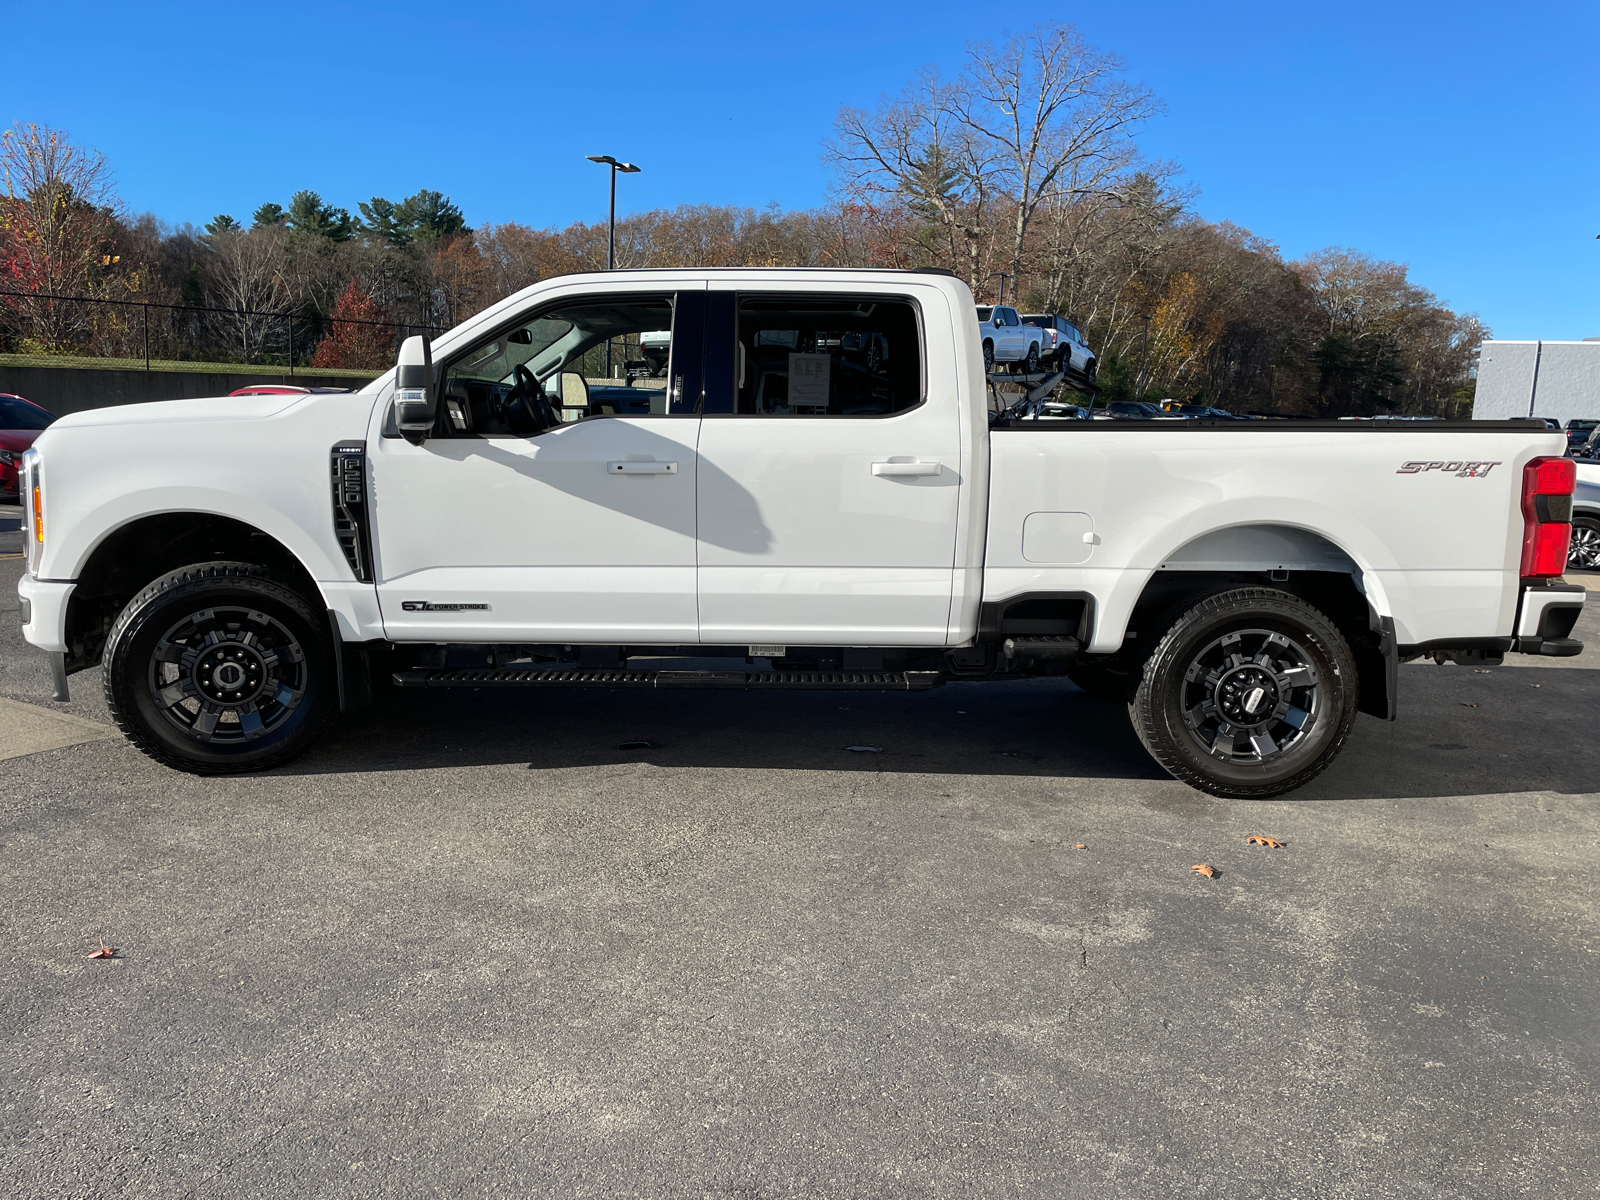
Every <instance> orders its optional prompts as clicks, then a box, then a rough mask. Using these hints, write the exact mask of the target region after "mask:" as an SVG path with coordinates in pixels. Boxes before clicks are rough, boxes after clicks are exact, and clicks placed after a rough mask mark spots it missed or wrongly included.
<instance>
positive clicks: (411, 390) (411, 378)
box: [394, 334, 437, 444]
mask: <svg viewBox="0 0 1600 1200" xmlns="http://www.w3.org/2000/svg"><path fill="white" fill-rule="evenodd" d="M396 365H397V366H398V367H399V371H398V372H397V374H396V377H395V385H394V423H395V427H396V428H397V429H399V430H400V432H401V434H403V435H404V436H405V439H406V441H408V442H414V443H419V444H420V443H421V442H422V440H423V439H424V438H426V437H427V436H428V434H430V433H431V432H433V423H434V420H435V417H436V416H437V402H436V398H435V397H434V394H433V347H432V346H431V345H429V343H428V339H427V338H425V337H423V336H421V335H420V334H418V335H416V336H414V337H408V338H407V339H406V340H405V341H403V342H401V343H400V358H399V360H398V362H397V364H396Z"/></svg>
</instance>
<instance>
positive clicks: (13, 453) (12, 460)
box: [0, 392, 56, 504]
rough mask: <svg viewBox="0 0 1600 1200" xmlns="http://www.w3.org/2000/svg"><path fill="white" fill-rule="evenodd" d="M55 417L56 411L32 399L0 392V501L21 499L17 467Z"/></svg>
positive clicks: (8, 501) (13, 502)
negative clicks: (28, 449) (18, 489)
mask: <svg viewBox="0 0 1600 1200" xmlns="http://www.w3.org/2000/svg"><path fill="white" fill-rule="evenodd" d="M55 419H56V418H55V414H54V413H50V412H46V411H45V410H44V409H42V408H40V407H39V406H38V405H37V404H35V403H33V401H31V400H24V399H23V398H22V397H21V396H13V395H12V394H11V393H10V392H0V504H3V503H11V504H15V503H16V502H17V499H18V497H17V468H18V467H19V466H21V465H22V452H23V451H24V450H26V449H27V448H28V447H29V446H31V445H33V439H34V438H36V437H38V436H39V433H40V431H41V430H44V429H46V428H48V427H49V425H50V422H52V421H54V420H55Z"/></svg>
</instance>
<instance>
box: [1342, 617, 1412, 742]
mask: <svg viewBox="0 0 1600 1200" xmlns="http://www.w3.org/2000/svg"><path fill="white" fill-rule="evenodd" d="M1367 611H1368V614H1369V620H1370V623H1371V626H1372V632H1373V635H1374V636H1373V637H1372V638H1370V639H1367V640H1368V643H1369V644H1367V645H1359V646H1352V647H1350V649H1351V650H1353V651H1354V652H1355V656H1356V669H1357V670H1358V671H1360V673H1361V696H1360V702H1359V703H1358V704H1357V705H1356V710H1357V711H1358V712H1364V713H1366V714H1367V715H1368V716H1370V717H1377V718H1378V719H1380V720H1383V721H1393V720H1394V719H1395V718H1396V717H1397V716H1398V715H1399V690H1400V644H1399V642H1398V641H1397V640H1396V638H1395V634H1394V618H1393V617H1380V616H1379V615H1378V614H1377V612H1376V611H1374V610H1373V609H1371V608H1370V607H1369V608H1368V610H1367Z"/></svg>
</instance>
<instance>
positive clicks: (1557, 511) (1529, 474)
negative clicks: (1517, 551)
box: [1522, 458, 1578, 580]
mask: <svg viewBox="0 0 1600 1200" xmlns="http://www.w3.org/2000/svg"><path fill="white" fill-rule="evenodd" d="M1577 482H1578V468H1577V467H1576V466H1574V465H1573V462H1572V460H1571V459H1570V458H1536V459H1534V460H1533V461H1532V462H1530V463H1529V464H1528V465H1527V466H1526V467H1524V468H1523V469H1522V578H1523V579H1525V580H1526V579H1550V578H1552V577H1554V576H1557V575H1560V574H1561V572H1562V571H1564V570H1566V568H1567V551H1568V548H1569V546H1570V544H1571V541H1572V491H1573V489H1574V488H1575V487H1576V486H1577Z"/></svg>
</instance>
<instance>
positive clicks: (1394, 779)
mask: <svg viewBox="0 0 1600 1200" xmlns="http://www.w3.org/2000/svg"><path fill="white" fill-rule="evenodd" d="M1597 690H1600V672H1597V671H1594V670H1588V669H1566V670H1539V669H1530V668H1526V667H1500V668H1495V669H1492V670H1487V671H1474V670H1471V669H1469V668H1462V667H1436V666H1432V665H1415V666H1407V667H1405V668H1403V669H1402V677H1401V686H1400V711H1401V717H1400V720H1399V721H1396V722H1384V721H1378V720H1374V719H1373V718H1371V717H1361V718H1359V719H1358V720H1357V722H1356V727H1355V731H1354V733H1353V734H1352V736H1351V740H1350V742H1349V744H1348V745H1347V746H1346V748H1345V750H1344V752H1343V754H1342V755H1341V756H1340V757H1339V759H1338V760H1337V761H1336V762H1335V763H1334V765H1333V766H1332V767H1331V768H1329V770H1328V771H1327V773H1325V774H1324V775H1323V776H1321V777H1320V778H1319V779H1317V780H1316V781H1314V782H1313V783H1312V784H1310V785H1309V786H1307V787H1305V788H1303V789H1301V790H1300V791H1297V792H1295V793H1293V795H1292V797H1290V799H1293V800H1297V801H1309V800H1341V799H1354V798H1393V797H1405V796H1452V795H1483V794H1493V793H1498V792H1526V791H1555V792H1569V793H1585V792H1597V791H1600V739H1597V738H1596V737H1595V736H1594V715H1593V714H1594V711H1595V697H1596V695H1597ZM640 742H644V743H648V745H647V746H643V747H640V746H637V745H635V746H630V747H628V748H623V747H624V745H625V744H626V743H640ZM850 747H874V748H875V749H855V750H852V749H850ZM512 763H521V764H526V766H527V768H528V769H529V770H530V771H533V772H540V771H551V770H562V769H570V768H585V767H596V766H608V765H618V764H637V763H646V764H650V765H652V766H655V767H658V768H662V769H669V770H670V769H673V768H691V767H692V768H720V769H733V770H749V771H795V770H801V771H819V770H820V771H866V772H887V773H896V774H952V775H986V776H1000V777H1005V776H1028V777H1049V778H1062V779H1085V780H1128V781H1130V782H1132V781H1141V782H1146V783H1148V782H1153V781H1165V782H1171V783H1172V786H1173V787H1181V786H1182V785H1180V784H1178V783H1176V782H1175V781H1171V780H1170V779H1169V777H1168V776H1167V775H1166V774H1165V772H1163V771H1162V770H1161V769H1160V768H1159V767H1157V766H1156V764H1155V763H1154V761H1153V760H1152V759H1151V758H1150V757H1149V755H1148V754H1147V753H1146V752H1145V750H1144V748H1143V746H1141V745H1140V743H1139V740H1138V738H1137V737H1136V736H1135V735H1134V732H1133V729H1132V727H1131V726H1130V725H1129V722H1128V718H1127V715H1126V711H1125V709H1123V707H1122V706H1120V705H1117V704H1108V703H1104V702H1100V701H1096V700H1093V699H1091V698H1090V697H1089V696H1087V695H1085V694H1084V693H1083V692H1081V691H1079V690H1078V689H1077V688H1076V687H1074V686H1073V685H1072V684H1071V683H1069V682H1067V681H1066V680H1064V679H1063V680H1053V679H1052V680H1030V681H1022V682H1018V683H1002V684H983V685H974V684H952V685H948V686H946V687H944V688H940V689H937V690H935V691H932V692H928V693H921V694H914V695H906V694H903V693H871V692H869V693H847V692H813V693H788V694H777V695H774V694H766V695H755V696H752V695H749V694H746V693H744V692H715V691H707V692H632V693H629V692H618V691H604V690H594V691H589V690H571V691H550V692H523V691H517V690H513V689H506V690H499V691H488V690H485V691H466V690H462V691H454V690H448V691H447V690H439V691H419V692H391V693H389V694H387V695H384V696H382V697H380V699H379V701H378V702H377V703H376V704H375V705H374V706H373V707H372V708H369V709H367V710H364V711H362V712H359V713H354V714H351V715H349V716H347V717H345V718H343V719H342V720H341V721H340V722H339V723H337V724H336V725H335V726H334V727H333V728H332V729H330V730H329V731H328V733H327V734H326V735H325V737H324V739H323V741H322V742H321V744H320V745H319V746H318V747H317V748H316V749H315V750H313V751H312V753H311V754H309V755H308V756H306V757H305V758H304V759H301V760H299V761H297V762H295V763H291V764H289V765H288V766H286V767H283V768H280V769H279V771H278V772H275V773H276V774H285V775H321V774H337V773H347V772H362V773H365V772H378V771H405V770H439V769H448V768H451V767H461V766H481V765H489V764H512Z"/></svg>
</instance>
